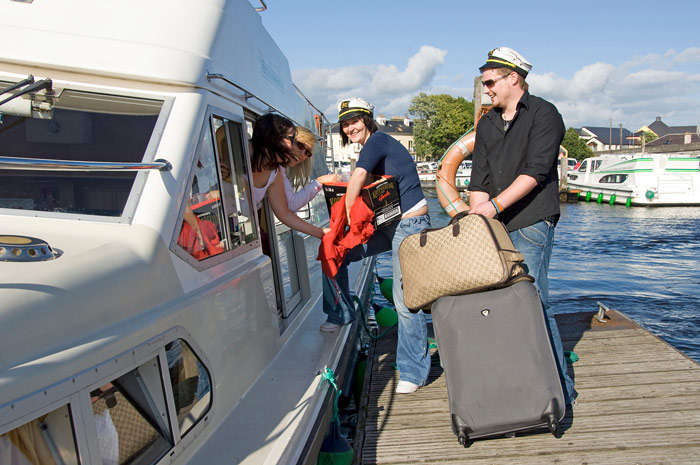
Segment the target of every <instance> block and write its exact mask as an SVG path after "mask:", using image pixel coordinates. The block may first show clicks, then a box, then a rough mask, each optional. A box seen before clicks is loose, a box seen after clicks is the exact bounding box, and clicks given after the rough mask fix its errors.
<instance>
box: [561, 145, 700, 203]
mask: <svg viewBox="0 0 700 465" xmlns="http://www.w3.org/2000/svg"><path fill="white" fill-rule="evenodd" d="M698 166H699V159H698V157H696V156H693V155H682V154H679V155H671V154H658V155H652V156H633V157H630V158H628V159H621V158H619V157H615V158H613V157H595V158H589V159H587V160H585V161H584V163H582V165H581V167H579V169H578V170H576V171H573V172H572V173H570V174H569V176H568V180H567V184H568V187H569V188H570V189H578V190H580V191H581V192H580V194H579V199H581V200H586V201H595V202H598V203H603V202H605V203H610V204H620V205H627V206H646V207H649V206H682V205H700V171H699V170H698Z"/></svg>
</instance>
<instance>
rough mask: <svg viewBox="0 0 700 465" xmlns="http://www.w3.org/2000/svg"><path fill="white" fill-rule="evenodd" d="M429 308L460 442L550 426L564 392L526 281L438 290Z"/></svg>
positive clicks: (531, 288)
mask: <svg viewBox="0 0 700 465" xmlns="http://www.w3.org/2000/svg"><path fill="white" fill-rule="evenodd" d="M432 314H433V315H432V318H433V327H434V329H435V337H436V339H437V344H438V348H439V351H440V360H441V362H442V367H443V369H444V370H445V379H446V381H447V394H448V398H449V403H450V414H451V417H452V431H453V432H454V433H455V435H456V436H457V439H458V440H459V443H460V444H462V445H464V446H465V447H466V446H468V445H469V441H471V440H472V439H477V438H484V437H489V436H498V435H503V434H508V433H514V432H518V431H526V430H531V429H536V428H540V427H547V428H549V430H550V431H551V432H552V433H555V432H556V430H557V427H558V425H559V422H560V421H561V419H562V418H563V417H564V413H565V407H564V393H563V391H562V386H561V382H560V380H559V371H558V369H557V364H556V361H555V359H554V353H553V351H552V346H551V344H550V342H549V334H548V331H547V327H546V323H545V315H544V311H543V309H542V304H541V302H540V298H539V295H538V294H537V290H536V288H535V286H534V285H533V284H532V283H530V282H527V281H521V282H517V283H515V284H513V285H511V286H508V287H505V288H501V289H494V290H489V291H484V292H478V293H475V294H467V295H459V296H445V297H440V298H439V299H437V300H436V301H435V303H434V304H433V308H432Z"/></svg>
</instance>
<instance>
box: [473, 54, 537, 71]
mask: <svg viewBox="0 0 700 465" xmlns="http://www.w3.org/2000/svg"><path fill="white" fill-rule="evenodd" d="M489 68H509V69H512V70H513V71H515V72H516V73H518V74H519V75H521V76H522V77H527V73H529V72H530V70H531V69H532V65H531V64H530V63H528V61H527V60H526V59H525V57H524V56H522V55H521V54H519V53H518V52H516V51H515V50H513V49H512V48H508V47H498V48H494V49H493V50H491V51H490V52H489V56H488V58H487V59H486V63H485V64H484V65H483V66H481V67H480V68H479V71H481V72H482V73H483V72H484V70H485V69H489Z"/></svg>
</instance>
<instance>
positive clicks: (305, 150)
mask: <svg viewBox="0 0 700 465" xmlns="http://www.w3.org/2000/svg"><path fill="white" fill-rule="evenodd" d="M297 148H298V149H299V150H301V151H302V153H303V154H304V155H306V156H307V157H310V156H312V155H313V152H312V151H311V150H309V148H308V147H307V146H306V144H304V143H303V142H300V141H297Z"/></svg>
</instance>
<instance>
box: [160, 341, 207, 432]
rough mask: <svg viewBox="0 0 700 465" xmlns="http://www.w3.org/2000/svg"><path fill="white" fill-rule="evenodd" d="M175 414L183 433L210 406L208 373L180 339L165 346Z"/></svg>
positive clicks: (190, 427)
mask: <svg viewBox="0 0 700 465" xmlns="http://www.w3.org/2000/svg"><path fill="white" fill-rule="evenodd" d="M165 353H166V356H167V359H168V371H169V373H170V383H171V385H172V389H173V399H174V401H175V414H176V416H177V421H178V423H179V425H180V434H181V435H182V436H184V435H185V434H187V432H189V431H190V430H191V429H192V427H193V426H194V425H195V424H197V422H198V421H199V420H201V419H202V418H203V417H204V415H205V414H206V413H207V412H208V411H209V408H210V407H211V383H210V379H209V373H208V372H207V370H206V368H204V365H203V364H202V362H201V361H200V360H199V359H198V358H197V356H196V355H195V353H194V352H193V351H192V349H191V348H190V346H189V345H188V344H187V343H186V342H185V341H183V340H182V339H176V340H175V341H173V342H171V343H169V344H167V345H166V346H165Z"/></svg>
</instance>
